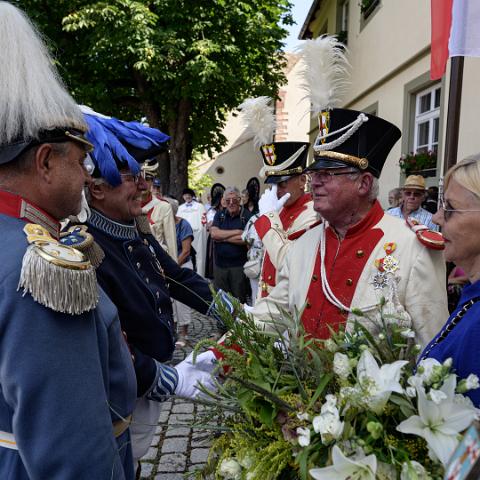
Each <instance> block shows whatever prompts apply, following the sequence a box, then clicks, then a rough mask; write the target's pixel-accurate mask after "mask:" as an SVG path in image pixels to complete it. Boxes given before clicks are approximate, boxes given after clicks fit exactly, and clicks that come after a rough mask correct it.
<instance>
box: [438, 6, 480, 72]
mask: <svg viewBox="0 0 480 480" xmlns="http://www.w3.org/2000/svg"><path fill="white" fill-rule="evenodd" d="M431 12H432V47H431V48H432V50H431V64H430V78H431V79H432V80H437V79H439V78H441V77H442V75H443V74H444V73H445V68H446V65H447V60H448V58H449V57H458V56H462V57H480V0H431Z"/></svg>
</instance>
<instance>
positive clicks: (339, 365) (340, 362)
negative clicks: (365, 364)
mask: <svg viewBox="0 0 480 480" xmlns="http://www.w3.org/2000/svg"><path fill="white" fill-rule="evenodd" d="M333 372H334V373H335V374H336V375H338V376H339V377H340V378H342V379H345V378H347V377H348V376H349V375H350V374H351V373H352V367H351V365H350V359H349V358H348V356H347V355H345V354H344V353H340V352H336V353H335V356H334V357H333Z"/></svg>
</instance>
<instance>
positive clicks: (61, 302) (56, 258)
mask: <svg viewBox="0 0 480 480" xmlns="http://www.w3.org/2000/svg"><path fill="white" fill-rule="evenodd" d="M23 230H24V232H25V234H26V235H27V241H28V243H29V244H30V245H29V247H28V248H27V251H26V252H25V255H24V257H23V262H22V270H21V272H20V280H19V282H18V289H20V288H23V290H24V295H25V294H26V293H30V295H31V296H32V298H33V299H34V300H35V301H36V302H38V303H40V304H41V305H44V306H46V307H48V308H50V309H52V310H54V311H56V312H62V313H69V314H71V315H79V314H81V313H84V312H87V311H89V310H92V309H94V308H95V307H96V305H97V303H98V288H97V277H96V275H95V269H94V267H93V266H92V264H91V263H90V261H89V260H88V258H87V257H86V256H85V255H84V254H83V253H82V252H80V251H79V250H77V249H76V248H73V247H71V246H68V245H64V244H62V243H60V242H59V241H58V240H56V239H54V238H53V237H52V236H51V235H50V234H49V233H48V231H47V230H46V229H45V228H44V227H42V226H40V225H36V224H32V223H29V224H27V225H26V226H25V228H24V229H23Z"/></svg>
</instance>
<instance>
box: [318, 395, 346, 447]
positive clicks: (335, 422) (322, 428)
mask: <svg viewBox="0 0 480 480" xmlns="http://www.w3.org/2000/svg"><path fill="white" fill-rule="evenodd" d="M325 400H326V402H325V403H324V404H323V405H322V408H321V409H320V415H317V416H316V417H314V419H313V422H312V423H313V429H314V430H315V433H319V434H320V435H321V436H322V442H324V443H329V442H331V441H333V440H336V439H337V438H339V437H340V435H341V434H342V432H343V427H344V423H343V422H341V421H340V414H339V413H338V408H337V406H336V403H337V399H336V397H335V395H327V396H326V397H325Z"/></svg>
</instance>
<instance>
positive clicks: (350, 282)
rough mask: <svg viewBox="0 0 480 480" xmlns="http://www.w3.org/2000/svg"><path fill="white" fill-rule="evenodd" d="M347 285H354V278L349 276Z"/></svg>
mask: <svg viewBox="0 0 480 480" xmlns="http://www.w3.org/2000/svg"><path fill="white" fill-rule="evenodd" d="M346 283H347V285H348V286H349V287H350V286H352V285H353V280H352V279H351V278H347V282H346Z"/></svg>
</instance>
